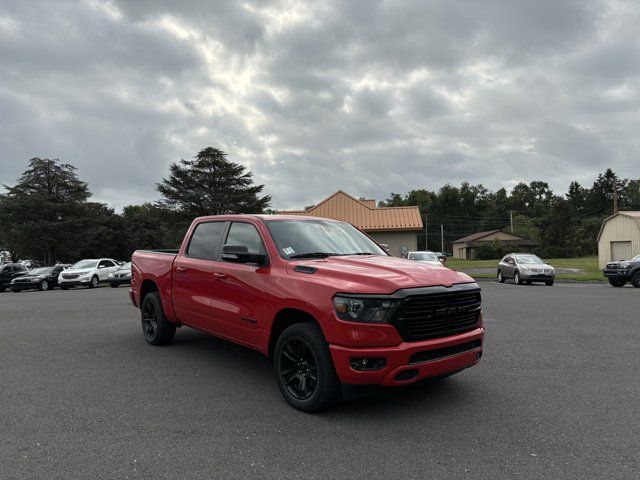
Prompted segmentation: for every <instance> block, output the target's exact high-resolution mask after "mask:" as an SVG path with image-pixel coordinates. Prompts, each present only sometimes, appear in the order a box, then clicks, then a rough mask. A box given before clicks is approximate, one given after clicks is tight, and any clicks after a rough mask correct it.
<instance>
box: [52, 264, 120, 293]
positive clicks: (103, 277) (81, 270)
mask: <svg viewBox="0 0 640 480" xmlns="http://www.w3.org/2000/svg"><path fill="white" fill-rule="evenodd" d="M118 268H120V266H119V265H118V264H117V263H116V261H115V260H114V259H112V258H95V259H87V260H80V261H79V262H78V263H76V264H74V265H72V266H71V267H70V268H68V269H67V270H64V271H63V272H62V273H60V275H59V277H58V283H59V284H60V288H61V289H62V290H68V289H69V288H71V287H75V286H78V285H84V286H87V287H89V288H96V287H98V286H99V285H100V282H106V281H107V280H108V278H109V274H110V273H113V272H115V271H116V270H118Z"/></svg>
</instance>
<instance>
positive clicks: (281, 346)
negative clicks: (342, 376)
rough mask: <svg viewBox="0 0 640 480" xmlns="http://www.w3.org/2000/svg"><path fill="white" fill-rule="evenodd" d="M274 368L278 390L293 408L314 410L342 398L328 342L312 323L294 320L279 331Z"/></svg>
mask: <svg viewBox="0 0 640 480" xmlns="http://www.w3.org/2000/svg"><path fill="white" fill-rule="evenodd" d="M274 367H275V372H276V381H277V382H278V387H279V388H280V392H281V393H282V395H283V396H284V398H285V400H286V401H287V402H289V404H290V405H291V406H292V407H293V408H296V409H298V410H302V411H303V412H317V411H320V410H325V409H327V408H329V407H331V406H332V405H334V404H335V403H337V402H338V401H339V400H340V399H341V395H342V388H341V385H340V381H339V380H338V376H337V375H336V371H335V368H334V366H333V360H332V359H331V353H330V352H329V345H328V344H327V342H326V340H325V339H324V335H323V334H322V330H320V327H319V326H318V325H317V324H315V323H296V324H294V325H291V326H290V327H289V328H287V329H286V330H285V331H284V332H282V335H280V338H278V341H277V342H276V347H275V351H274Z"/></svg>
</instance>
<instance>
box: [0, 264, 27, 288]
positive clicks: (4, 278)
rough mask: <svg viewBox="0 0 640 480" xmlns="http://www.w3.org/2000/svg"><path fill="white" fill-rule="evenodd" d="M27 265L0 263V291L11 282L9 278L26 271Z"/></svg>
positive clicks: (11, 278)
mask: <svg viewBox="0 0 640 480" xmlns="http://www.w3.org/2000/svg"><path fill="white" fill-rule="evenodd" d="M28 272H29V270H28V269H27V267H25V266H24V265H22V264H21V263H3V264H0V292H4V291H5V290H6V289H7V287H8V286H9V285H10V284H11V280H13V279H14V278H15V277H18V276H20V275H24V274H25V273H28Z"/></svg>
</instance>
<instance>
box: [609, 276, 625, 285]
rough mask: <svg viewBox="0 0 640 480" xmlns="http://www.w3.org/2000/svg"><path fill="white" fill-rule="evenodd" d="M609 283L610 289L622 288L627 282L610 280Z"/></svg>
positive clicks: (619, 279) (615, 279) (620, 279)
mask: <svg viewBox="0 0 640 480" xmlns="http://www.w3.org/2000/svg"><path fill="white" fill-rule="evenodd" d="M609 283H610V284H611V286H612V287H624V286H625V285H626V284H627V281H626V280H625V279H623V278H610V279H609Z"/></svg>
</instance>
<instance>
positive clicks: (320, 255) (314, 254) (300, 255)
mask: <svg viewBox="0 0 640 480" xmlns="http://www.w3.org/2000/svg"><path fill="white" fill-rule="evenodd" d="M335 255H339V253H329V252H308V253H296V254H295V255H291V256H290V257H289V258H290V259H291V258H327V257H332V256H335Z"/></svg>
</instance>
